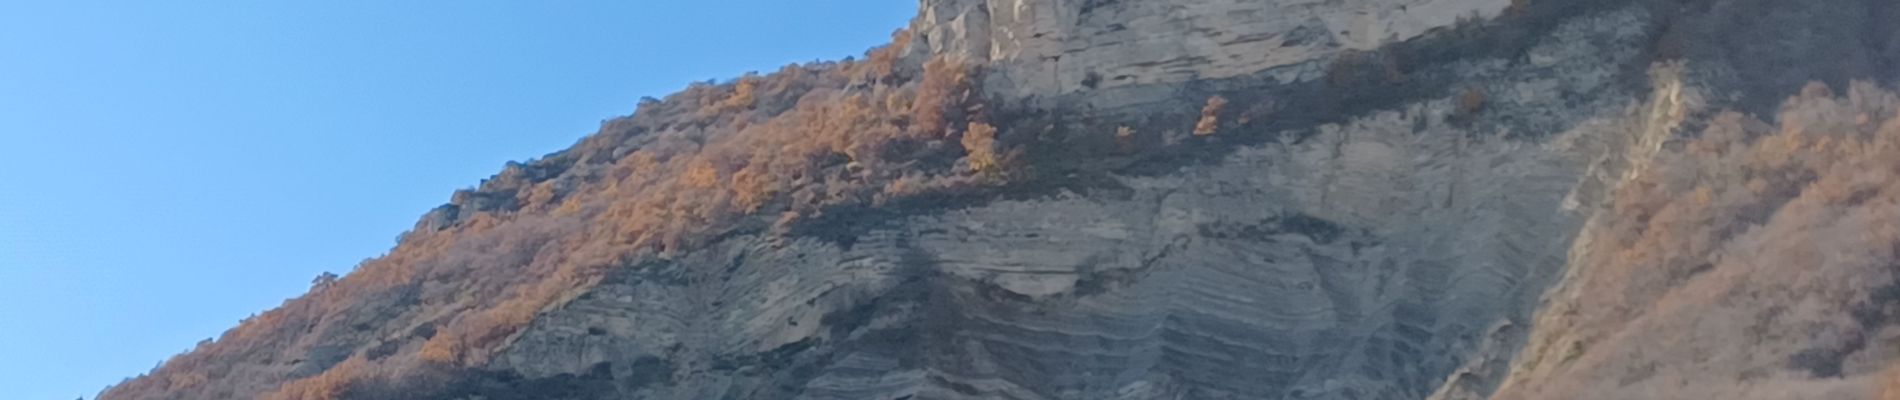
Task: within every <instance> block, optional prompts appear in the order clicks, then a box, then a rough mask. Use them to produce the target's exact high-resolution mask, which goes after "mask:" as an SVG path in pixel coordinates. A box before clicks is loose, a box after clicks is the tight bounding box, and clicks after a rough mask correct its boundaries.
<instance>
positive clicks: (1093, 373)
mask: <svg viewBox="0 0 1900 400" xmlns="http://www.w3.org/2000/svg"><path fill="white" fill-rule="evenodd" d="M1641 21H1643V19H1642V14H1641V13H1640V12H1638V11H1633V10H1625V11H1620V12H1614V13H1606V14H1603V15H1598V16H1594V17H1590V18H1581V19H1578V20H1577V21H1575V22H1574V23H1572V24H1570V25H1568V26H1566V27H1564V28H1562V29H1560V30H1559V31H1558V32H1559V33H1558V34H1557V35H1555V36H1553V37H1551V38H1550V39H1549V40H1547V41H1546V42H1545V43H1543V44H1542V45H1539V46H1537V47H1536V54H1540V55H1542V56H1543V57H1545V58H1541V60H1543V62H1541V63H1539V64H1535V66H1534V67H1531V66H1516V67H1511V66H1506V65H1504V64H1502V63H1494V64H1489V65H1486V64H1475V65H1465V66H1460V67H1457V69H1458V73H1463V74H1467V75H1466V76H1469V77H1471V78H1473V79H1483V80H1485V81H1487V82H1491V86H1490V87H1489V89H1488V90H1490V91H1491V92H1493V93H1496V94H1495V95H1493V98H1492V100H1491V101H1492V102H1493V103H1494V107H1496V108H1497V109H1499V110H1501V111H1500V112H1499V113H1498V114H1497V115H1511V116H1513V117H1514V118H1521V119H1525V121H1521V122H1524V123H1531V124H1532V125H1540V124H1550V125H1559V126H1577V127H1579V128H1577V129H1576V130H1574V131H1572V132H1568V133H1562V134H1553V135H1551V136H1550V139H1549V140H1547V141H1542V142H1524V141H1518V140H1510V139H1505V138H1504V136H1503V135H1501V133H1502V132H1498V131H1479V130H1474V129H1472V128H1469V127H1468V126H1472V125H1467V126H1459V125H1454V124H1451V123H1448V122H1447V121H1450V120H1455V119H1456V118H1454V114H1456V113H1457V112H1458V111H1457V109H1458V105H1457V102H1456V101H1455V100H1453V99H1451V98H1439V99H1429V100H1425V101H1421V102H1418V103H1415V104H1412V105H1409V106H1406V107H1405V108H1403V109H1400V110H1392V111H1384V112H1378V113H1374V114H1371V115H1367V116H1365V117H1362V118H1356V119H1354V120H1351V121H1349V122H1347V123H1341V124H1332V125H1326V126H1322V127H1318V128H1317V130H1316V131H1315V132H1312V133H1311V134H1310V136H1307V137H1305V138H1304V139H1302V140H1299V141H1289V142H1285V143H1278V144H1271V143H1270V144H1261V145H1253V146H1246V147H1242V148H1240V149H1239V150H1237V151H1235V152H1233V153H1232V154H1230V155H1228V156H1226V157H1223V158H1222V159H1221V160H1220V161H1219V162H1217V163H1214V164H1211V165H1203V166H1189V167H1182V168H1180V169H1178V170H1175V171H1170V172H1168V173H1164V174H1158V175H1141V176H1119V177H1115V178H1113V183H1110V184H1103V185H1096V186H1090V187H1087V188H1084V189H1077V190H1076V191H1070V192H1063V193H1059V194H1055V195H1052V196H1049V197H1046V198H1035V199H1026V200H1004V201H996V202H992V203H988V204H984V205H979V206H972V207H968V208H960V209H956V210H951V211H944V212H931V213H926V214H924V215H916V216H911V217H905V218H902V219H900V220H897V221H892V222H891V223H889V224H886V225H883V227H881V228H876V229H870V230H867V231H865V232H862V233H859V234H852V235H849V238H848V239H846V240H842V241H839V240H820V239H815V238H795V239H790V240H785V241H779V240H775V239H771V238H768V237H760V236H745V237H737V238H732V239H729V240H727V241H724V242H721V243H720V244H718V245H717V246H714V247H713V248H711V249H708V250H705V251H700V252H695V253H694V254H693V255H691V256H689V257H685V258H682V259H679V260H675V261H673V262H669V263H664V264H658V265H646V266H642V267H639V268H636V269H629V270H627V271H625V272H624V273H622V274H620V275H617V277H616V278H614V279H611V280H609V282H607V283H604V284H602V285H601V286H599V287H597V288H595V289H594V290H593V291H592V292H590V293H588V294H586V295H583V296H581V297H580V298H579V299H578V300H576V301H574V302H572V303H569V304H567V305H565V306H563V307H562V308H561V309H559V310H555V311H552V312H549V313H547V314H546V315H544V316H542V317H541V318H539V319H538V320H537V322H536V323H535V325H534V327H533V328H531V329H530V330H529V331H527V332H526V333H523V334H522V335H521V336H520V339H519V340H518V341H517V342H516V343H515V344H514V345H513V346H512V347H511V349H510V350H508V351H507V352H506V353H505V354H504V355H503V356H502V357H500V359H499V361H498V362H497V363H496V364H495V365H493V366H492V367H493V368H497V369H502V370H511V371H520V372H521V373H523V374H524V376H523V378H524V379H530V380H532V379H550V378H552V377H557V376H563V375H580V374H585V373H587V372H588V371H606V372H605V373H606V374H608V376H611V378H610V379H609V380H610V381H613V382H620V385H619V386H617V387H615V388H614V389H613V391H614V393H623V394H633V395H634V396H635V397H643V398H812V399H864V398H883V399H899V398H931V399H989V398H1013V399H1154V398H1422V397H1424V396H1426V395H1427V394H1429V393H1430V392H1431V391H1432V390H1434V389H1435V388H1436V387H1437V385H1438V384H1439V383H1440V382H1441V381H1443V380H1444V379H1445V377H1446V376H1448V375H1450V374H1452V373H1453V372H1454V371H1455V370H1456V369H1457V368H1459V367H1460V366H1461V365H1463V363H1464V362H1465V361H1466V359H1467V357H1466V354H1468V353H1469V352H1471V351H1473V349H1475V348H1477V347H1480V346H1482V345H1483V342H1484V340H1485V338H1487V337H1493V336H1497V335H1499V333H1498V331H1499V327H1500V326H1522V325H1524V324H1526V323H1527V321H1525V320H1524V319H1525V317H1526V316H1527V315H1528V314H1529V312H1530V307H1529V306H1528V305H1529V304H1533V303H1534V301H1533V299H1535V298H1536V296H1537V295H1538V293H1540V292H1541V290H1542V288H1543V287H1545V285H1546V284H1548V283H1549V282H1550V281H1551V280H1552V279H1553V278H1554V277H1555V276H1556V274H1557V273H1558V271H1560V269H1561V267H1562V265H1563V263H1564V250H1565V249H1566V246H1567V245H1568V243H1569V240H1568V239H1569V237H1570V233H1571V232H1574V231H1575V230H1576V229H1577V226H1578V224H1579V223H1580V221H1581V220H1580V218H1579V216H1578V214H1576V213H1572V212H1565V211H1564V210H1563V204H1564V200H1565V199H1566V197H1567V196H1569V195H1570V194H1571V193H1572V192H1573V189H1574V188H1576V187H1577V186H1578V185H1579V183H1580V181H1581V178H1579V177H1581V176H1584V174H1583V172H1582V171H1583V170H1584V169H1585V168H1586V167H1587V166H1588V165H1590V162H1591V161H1592V160H1593V158H1592V156H1591V154H1594V152H1597V151H1599V150H1601V149H1604V148H1606V147H1607V146H1602V145H1600V144H1593V143H1589V141H1592V140H1596V139H1593V138H1599V137H1608V136H1609V135H1610V134H1611V132H1609V130H1611V129H1613V126H1611V125H1607V122H1605V121H1611V120H1617V119H1620V118H1622V116H1623V115H1624V114H1623V110H1624V107H1625V106H1626V105H1627V104H1626V103H1625V102H1622V101H1620V100H1615V99H1619V98H1622V97H1619V96H1608V95H1604V96H1600V97H1598V98H1599V99H1601V100H1599V101H1594V102H1588V103H1580V104H1575V106H1574V107H1558V105H1559V104H1566V103H1565V102H1566V99H1565V98H1564V96H1563V95H1562V93H1600V94H1607V93H1614V92H1615V90H1617V89H1614V88H1612V87H1610V85H1609V83H1610V82H1611V80H1610V79H1606V78H1607V77H1608V76H1609V75H1611V74H1614V71H1611V70H1608V69H1604V68H1603V67H1604V66H1608V65H1616V64H1618V63H1620V62H1623V60H1624V59H1625V58H1627V57H1634V56H1635V53H1634V52H1633V51H1631V50H1629V48H1630V46H1626V45H1623V44H1624V43H1625V42H1626V41H1628V40H1631V39H1633V38H1635V37H1637V36H1636V35H1635V33H1636V32H1640V30H1638V29H1632V27H1636V26H1640V25H1641V23H1642V22H1641ZM1552 70H1562V71H1566V72H1567V73H1563V74H1549V73H1546V72H1548V71H1552ZM1559 109H1561V110H1562V111H1556V110H1559ZM1591 121H1597V122H1591ZM1474 125H1476V126H1493V127H1501V126H1504V124H1502V123H1499V121H1496V120H1493V121H1489V122H1486V123H1475V124H1474ZM1286 134H1287V135H1289V138H1291V137H1292V136H1291V135H1294V134H1295V133H1293V132H1288V133H1286ZM1593 149H1596V150H1593ZM1522 333H1523V332H1521V331H1518V332H1516V334H1517V335H1519V336H1521V335H1522Z"/></svg>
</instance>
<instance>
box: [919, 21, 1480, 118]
mask: <svg viewBox="0 0 1900 400" xmlns="http://www.w3.org/2000/svg"><path fill="white" fill-rule="evenodd" d="M1509 5H1510V0H1360V1H1257V0H1252V1H1250V0H1183V1H1134V0H1065V1H1034V0H924V1H923V2H922V5H921V6H920V15H919V16H918V18H917V20H916V21H915V23H914V29H915V34H916V35H918V36H917V38H918V40H920V41H922V42H923V43H924V44H925V45H926V46H928V47H929V49H930V50H931V51H933V52H935V53H939V54H954V55H958V56H963V57H968V58H972V59H976V60H982V61H983V62H985V63H987V64H989V65H990V68H991V70H992V71H993V72H994V73H996V74H997V75H995V76H996V77H997V78H998V79H1000V80H1003V81H1006V82H1007V84H1006V86H1007V88H1008V89H1006V90H1003V91H1002V92H1001V93H998V94H1001V95H1007V96H1029V95H1055V94H1064V93H1070V92H1075V91H1079V90H1087V89H1095V88H1104V87H1115V86H1126V85H1139V84H1160V83H1181V82H1187V81H1193V80H1198V79H1211V78H1230V77H1235V76H1242V75H1248V74H1252V73H1255V72H1260V71H1263V70H1267V69H1271V68H1274V67H1282V66H1287V65H1292V64H1298V63H1304V62H1311V61H1315V60H1323V59H1327V58H1329V57H1331V56H1334V55H1336V54H1338V53H1340V52H1344V51H1353V50H1372V49H1376V48H1379V47H1380V46H1383V45H1386V44H1390V43H1396V42H1401V41H1405V40H1409V39H1413V38H1416V37H1419V36H1420V35H1423V34H1424V33H1425V32H1427V31H1430V30H1433V29H1440V28H1446V27H1450V26H1453V25H1455V24H1457V23H1458V21H1460V20H1471V21H1477V20H1481V19H1484V18H1490V17H1495V16H1497V15H1498V14H1499V13H1501V12H1503V11H1504V9H1505V8H1506V7H1507V6H1509Z"/></svg>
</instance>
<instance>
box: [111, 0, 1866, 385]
mask: <svg viewBox="0 0 1900 400" xmlns="http://www.w3.org/2000/svg"><path fill="white" fill-rule="evenodd" d="M1895 19H1900V7H1895V6H1891V5H1889V4H1887V2H1886V1H1884V0H1831V1H1818V2H1781V1H1770V0H1605V1H1591V2H1544V1H1507V0H1348V1H1335V2H1318V3H1314V2H1295V1H1218V0H1166V1H1147V2H1125V1H1082V2H1056V1H1044V0H980V1H979V0H924V1H922V3H921V4H920V15H919V16H918V17H917V19H916V20H914V21H913V23H912V26H911V28H910V29H908V30H906V31H903V32H899V33H898V34H897V35H895V37H894V38H893V43H892V44H891V45H889V46H886V47H882V48H879V49H874V50H872V51H870V52H869V53H867V55H866V56H865V57H864V58H863V59H862V60H847V61H842V62H835V63H818V64H811V65H802V66H788V67H786V68H783V69H781V70H779V71H777V72H775V73H771V74H766V75H751V76H746V77H742V78H740V79H736V80H733V81H730V82H725V83H720V84H705V85H695V86H693V87H689V88H687V89H686V90H685V91H683V92H681V93H678V94H675V95H672V96H668V97H667V98H666V99H664V100H655V101H650V102H643V103H642V104H641V105H640V107H639V110H638V111H637V112H636V113H635V114H634V115H631V116H628V117H624V118H619V119H615V120H612V121H610V122H608V123H606V124H604V126H603V127H602V129H601V131H600V132H599V133H596V134H595V135H592V136H590V137H588V138H586V139H584V140H582V141H581V142H580V143H577V144H576V145H575V146H574V147H573V148H570V149H567V150H563V151H561V152H557V153H554V154H550V155H548V156H546V157H543V158H541V159H538V160H533V161H529V162H525V163H519V164H511V165H510V166H508V167H507V168H506V169H505V170H503V171H502V172H501V173H500V174H497V175H496V176H495V177H493V178H491V179H488V180H486V181H484V182H483V183H482V184H481V185H480V186H479V187H477V188H475V189H472V190H467V191H462V192H458V193H456V194H455V196H454V199H453V200H452V201H451V202H450V204H447V205H444V206H442V207H440V208H438V209H436V210H433V211H431V212H429V213H428V214H427V215H425V216H424V217H423V218H422V220H421V221H420V222H418V224H417V225H416V227H415V229H414V230H412V231H411V232H409V233H407V234H405V236H404V237H403V238H402V239H401V241H400V243H399V245H398V246H397V247H396V248H395V249H394V250H392V251H391V252H390V253H389V254H388V255H387V256H384V257H382V258H378V259H374V260H371V261H368V262H365V263H364V264H363V265H360V266H358V267H357V268H356V270H355V271H353V272H351V273H350V274H348V275H347V276H344V277H342V278H341V279H337V280H333V281H320V282H318V284H317V285H316V286H314V287H313V288H312V290H311V292H310V293H307V294H305V295H303V296H301V297H299V298H296V299H292V300H290V301H287V302H286V303H285V304H284V306H282V307H280V308H278V309H275V310H271V311H268V312H265V313H263V314H260V315H258V316H257V317H255V318H252V319H250V320H247V321H246V322H244V323H243V324H241V325H239V326H238V327H236V328H234V329H232V330H231V331H229V332H227V333H226V334H225V335H224V336H222V337H220V338H218V339H217V340H216V341H211V342H206V343H203V344H201V345H200V346H199V347H198V348H197V349H194V350H193V351H191V352H188V353H186V354H182V355H180V356H178V357H176V358H174V359H172V360H170V361H168V362H167V363H165V364H164V365H162V366H161V367H159V368H158V369H156V370H154V371H152V372H151V373H149V374H147V375H144V376H141V377H138V378H134V379H131V380H128V381H126V382H123V383H121V384H119V385H116V386H114V387H112V388H109V389H107V390H106V391H105V392H103V393H102V394H101V395H100V397H99V398H100V399H109V400H110V399H227V398H235V399H249V398H265V399H545V398H554V399H605V398H661V399H684V398H731V399H740V398H746V399H751V398H811V399H820V398H837V399H867V398H876V399H905V398H910V399H978V398H1011V399H1163V398H1166V399H1183V398H1194V399H1200V398H1215V399H1220V398H1248V399H1252V398H1267V399H1278V398H1288V399H1315V398H1323V399H1419V398H1426V397H1431V398H1442V399H1454V398H1487V397H1492V396H1493V395H1494V394H1495V397H1496V398H1504V399H1517V398H1603V397H1601V396H1604V395H1607V394H1616V395H1615V396H1612V397H1613V398H1706V397H1712V396H1715V395H1723V396H1729V397H1743V396H1746V395H1752V396H1757V397H1760V398H1792V397H1794V396H1797V395H1805V396H1810V397H1811V398H1843V397H1847V398H1852V397H1866V396H1871V395H1873V394H1874V393H1875V392H1876V391H1878V390H1880V386H1881V385H1880V384H1879V380H1880V379H1882V378H1880V377H1879V376H1880V375H1879V374H1881V373H1883V372H1881V371H1884V370H1886V368H1887V366H1888V365H1891V364H1893V362H1892V361H1893V360H1894V358H1895V356H1897V355H1900V354H1895V353H1894V352H1895V351H1896V348H1895V347H1894V345H1893V343H1892V338H1891V337H1892V336H1893V335H1894V332H1896V331H1894V330H1893V329H1892V328H1891V326H1892V325H1894V324H1895V322H1896V320H1894V319H1891V318H1889V317H1888V316H1890V315H1891V314H1892V313H1893V312H1894V311H1893V310H1892V309H1891V308H1892V307H1893V301H1892V300H1893V294H1892V293H1889V292H1892V291H1893V290H1894V289H1892V288H1891V286H1892V282H1893V279H1895V278H1894V276H1893V274H1894V272H1895V271H1894V268H1895V266H1896V265H1900V264H1896V263H1895V260H1896V259H1900V258H1896V254H1895V252H1896V251H1900V239H1896V237H1894V235H1892V233H1893V232H1891V231H1892V230H1893V229H1894V227H1895V226H1900V225H1896V224H1895V223H1896V222H1900V221H1894V220H1893V219H1894V215H1893V210H1896V209H1900V206H1897V205H1895V203H1894V201H1895V197H1894V196H1893V195H1894V193H1893V191H1894V190H1895V189H1894V188H1895V186H1894V185H1893V183H1894V182H1892V179H1891V178H1892V177H1893V176H1900V175H1894V174H1896V173H1900V165H1895V164H1894V163H1895V162H1896V160H1900V154H1896V153H1893V152H1894V151H1900V150H1896V148H1897V147H1896V146H1900V144H1897V143H1900V142H1895V140H1900V139H1897V138H1900V136H1895V135H1896V132H1900V131H1896V129H1900V128H1895V127H1900V122H1894V121H1896V120H1897V119H1896V118H1895V116H1894V112H1895V107H1896V106H1895V103H1896V101H1895V100H1893V95H1891V94H1888V93H1886V92H1884V91H1883V90H1882V89H1881V88H1880V85H1882V84H1891V83H1893V82H1895V81H1896V79H1900V68H1896V67H1900V29H1896V28H1894V27H1892V26H1891V25H1890V24H1887V23H1885V22H1884V21H1891V20H1895ZM1766 27H1774V28H1772V29H1771V28H1766ZM1854 80H1861V81H1865V82H1872V83H1861V84H1857V85H1855V86H1852V89H1851V90H1850V89H1848V88H1849V87H1850V85H1849V82H1850V81H1854ZM1811 82H1820V83H1811ZM1811 84H1812V85H1818V86H1806V85H1811ZM1804 86H1805V87H1808V89H1806V90H1803V89H1802V88H1803V87H1804ZM1828 86H1832V87H1834V88H1838V89H1840V91H1841V92H1842V93H1847V94H1848V95H1847V96H1845V97H1837V96H1835V95H1834V94H1833V93H1831V92H1829V91H1828V90H1827V89H1825V88H1826V87H1828ZM1795 95H1799V96H1798V97H1796V98H1795V100H1792V101H1790V102H1788V103H1787V105H1786V106H1782V104H1783V101H1784V99H1787V98H1788V97H1790V96H1795ZM1724 110H1732V111H1729V112H1724ZM1751 114H1752V115H1755V116H1758V117H1749V116H1748V115H1751ZM1755 118H1760V119H1765V120H1769V122H1763V121H1760V120H1756V119H1755ZM1547 291H1548V295H1546V292H1547ZM1769 389H1772V391H1770V390H1769Z"/></svg>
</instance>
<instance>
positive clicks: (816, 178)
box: [101, 32, 1011, 399]
mask: <svg viewBox="0 0 1900 400" xmlns="http://www.w3.org/2000/svg"><path fill="white" fill-rule="evenodd" d="M908 42H909V38H908V34H906V33H904V32H899V33H898V34H897V35H896V37H895V38H894V41H893V44H891V45H889V46H887V47H883V48H879V49H874V50H872V51H871V52H870V53H869V54H868V55H867V57H866V59H865V60H862V61H856V60H847V61H844V62H836V63H816V64H809V65H794V66H787V67H785V68H783V69H781V70H779V71H778V72H776V73H772V74H769V75H763V76H760V75H748V76H746V77H743V78H740V79H738V80H736V81H733V82H728V83H724V84H711V83H706V84H695V85H692V86H691V87H688V88H687V89H686V90H685V91H683V92H681V93H678V94H674V95H672V96H668V97H667V98H666V99H665V100H663V101H661V100H652V99H648V100H644V101H643V102H642V104H641V105H640V108H639V110H638V112H636V113H635V114H634V115H632V116H630V117H626V118H620V119H615V120H611V121H608V122H606V123H605V124H604V126H603V127H602V128H601V130H600V132H598V133H596V134H594V135H592V136H589V137H587V138H585V139H583V140H582V141H581V142H580V143H578V144H576V145H575V146H574V147H573V148H571V149H568V150H565V151H562V152H559V153H555V154H551V155H549V156H548V157H546V158H544V159H541V160H538V161H533V162H529V163H524V164H512V163H511V164H510V165H509V166H508V167H507V168H506V169H505V170H504V171H503V172H502V173H500V174H498V175H496V176H495V177H493V178H491V179H489V180H486V181H484V182H483V184H482V185H481V186H480V187H479V188H477V189H474V190H468V191H462V192H458V193H456V196H455V198H454V200H452V202H451V203H450V204H449V205H445V206H443V207H442V208H439V209H437V210H435V211H433V212H431V213H430V214H429V215H428V216H425V218H424V220H423V221H422V222H420V223H418V224H417V227H416V229H415V230H413V231H411V232H409V233H407V234H405V235H404V237H402V238H401V239H400V240H399V244H398V246H397V247H396V248H395V249H394V250H392V251H391V252H390V253H389V254H387V255H385V256H382V257H379V258H376V259H371V260H368V261H365V262H363V263H362V264H361V265H360V266H358V267H357V269H356V270H355V271H353V272H352V273H350V274H349V275H348V276H345V277H343V278H341V279H326V280H322V281H321V282H319V283H318V284H316V285H313V288H312V291H311V292H310V293H308V294H306V295H304V296H302V297H300V298H297V299H293V300H290V301H288V302H286V303H285V304H284V306H283V307H281V308H278V309H276V310H272V311H269V312H266V313H264V314H262V315H259V316H256V317H254V318H250V319H248V320H246V321H244V322H243V323H242V324H240V325H239V326H238V327H237V328H234V329H232V330H230V331H229V332H226V333H225V334H224V335H223V336H222V337H221V338H219V339H218V340H217V341H207V342H205V343H201V344H200V346H199V347H198V348H197V349H195V350H193V351H191V352H189V353H187V354H184V355H180V356H178V357H175V358H173V359H172V360H170V361H169V362H167V363H166V364H164V365H163V366H161V367H160V368H158V369H156V370H154V371H153V372H151V373H150V374H148V376H144V377H141V378H139V379H135V380H130V381H127V382H126V383H123V384H121V385H119V386H117V387H114V388H110V389H108V390H107V391H106V392H105V393H104V394H103V395H102V396H101V398H105V399H144V398H181V397H182V398H225V397H252V396H253V395H255V394H262V397H264V398H271V399H332V398H341V397H350V394H351V391H352V390H358V389H360V387H361V386H362V385H360V384H359V383H362V382H365V381H366V379H365V378H368V377H372V376H374V377H390V376H397V377H401V376H414V377H416V378H417V379H423V378H427V376H425V375H427V372H429V371H439V370H449V369H454V368H460V367H464V366H474V365H481V364H484V363H486V362H487V357H488V356H489V352H490V351H491V350H493V349H495V348H496V346H499V345H501V344H502V343H504V342H505V341H506V340H507V339H508V338H509V337H510V336H511V335H513V334H514V333H515V332H517V331H519V330H520V329H522V328H523V327H524V326H525V325H526V324H527V323H529V322H530V321H531V320H532V319H533V318H534V315H536V314H537V313H539V312H540V311H541V310H542V309H544V308H546V307H549V306H550V305H553V304H556V303H558V302H559V301H561V299H563V298H565V297H566V296H569V295H572V294H573V293H574V292H576V291H579V290H582V289H584V288H585V287H587V286H588V285H589V284H590V283H591V282H593V281H594V280H595V279H598V277H599V276H600V275H601V273H602V272H604V271H606V270H608V269H611V268H618V267H627V266H632V265H637V264H638V263H640V262H641V260H646V259H652V258H665V257H670V256H671V255H673V254H674V253H677V252H680V251H686V250H690V249H692V248H694V247H695V246H699V245H701V244H703V243H706V242H707V241H709V240H713V239H715V238H717V237H719V236H720V235H723V234H726V233H729V232H735V231H758V230H767V229H777V230H780V231H783V230H784V229H786V228H788V227H791V226H793V225H796V224H798V223H800V222H801V221H803V220H807V219H810V218H814V217H818V216H822V215H823V214H824V213H825V212H826V210H827V209H832V208H840V207H858V206H869V205H877V204H881V203H883V202H887V201H891V200H897V199H903V198H907V197H913V196H923V195H931V194H940V193H945V192H952V191H961V190H971V189H973V188H980V187H984V186H988V185H992V184H995V183H997V182H1000V181H1001V178H1002V177H1003V174H1002V171H1003V170H1004V169H1006V168H1008V165H1009V163H1010V160H1011V157H1010V153H1009V152H1007V151H1003V149H1000V148H998V146H999V145H998V140H997V138H998V135H999V133H998V131H997V129H996V128H995V127H993V126H991V125H990V124H989V123H988V121H987V120H986V115H985V111H984V108H983V104H982V101H981V98H980V97H979V96H978V94H977V93H976V92H975V91H974V90H973V89H972V87H973V85H972V82H973V81H974V80H975V79H976V78H977V77H978V76H977V75H978V74H979V73H980V71H978V70H977V69H976V68H975V67H973V66H970V65H967V64H964V63H962V62H960V61H959V60H951V59H944V58H934V59H928V60H925V59H924V56H923V55H922V54H921V53H911V52H910V50H909V45H908ZM362 343H370V344H372V345H370V346H367V347H362V346H361V345H360V344H362ZM359 347H362V348H359ZM247 364H248V365H247ZM286 382H288V383H286ZM211 383H215V384H211ZM280 385H281V386H280ZM213 390H217V391H216V392H212V391H213Z"/></svg>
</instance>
